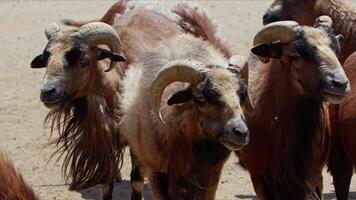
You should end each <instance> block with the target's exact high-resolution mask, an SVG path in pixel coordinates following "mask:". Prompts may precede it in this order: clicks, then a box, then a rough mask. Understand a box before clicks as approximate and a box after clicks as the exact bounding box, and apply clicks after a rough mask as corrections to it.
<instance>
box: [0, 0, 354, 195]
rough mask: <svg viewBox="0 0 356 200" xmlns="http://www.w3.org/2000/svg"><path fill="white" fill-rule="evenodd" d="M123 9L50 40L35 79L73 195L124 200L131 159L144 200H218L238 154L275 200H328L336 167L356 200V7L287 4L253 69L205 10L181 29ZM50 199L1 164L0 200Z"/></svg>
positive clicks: (179, 19) (256, 46) (338, 180)
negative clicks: (93, 193) (118, 194)
mask: <svg viewBox="0 0 356 200" xmlns="http://www.w3.org/2000/svg"><path fill="white" fill-rule="evenodd" d="M126 3H127V2H126V0H119V1H118V2H117V3H115V4H114V5H113V6H112V7H111V8H110V9H109V10H108V11H107V13H106V14H105V15H104V16H103V17H102V18H101V19H99V20H91V21H75V20H65V21H63V22H64V23H65V24H67V25H69V26H73V27H76V28H74V29H72V30H65V31H63V30H61V29H60V28H59V26H57V25H56V24H50V25H48V26H47V28H46V29H45V34H46V37H47V39H48V42H47V45H46V46H45V48H44V50H43V52H42V53H41V54H40V55H38V56H36V57H35V58H34V59H33V61H32V62H31V68H46V72H45V75H44V79H43V82H42V85H41V94H40V99H41V101H42V103H43V104H44V105H45V106H46V107H47V108H48V109H49V112H48V114H47V116H46V118H45V122H46V123H47V124H48V125H49V126H50V127H51V129H50V130H51V133H54V134H56V135H58V137H57V138H56V141H55V146H56V152H55V153H59V154H60V155H62V156H63V157H64V163H63V172H64V173H65V177H66V178H67V181H68V182H69V183H70V189H71V190H79V189H84V188H88V187H91V186H94V185H97V184H101V185H102V186H101V191H102V197H103V199H104V200H111V199H112V198H113V197H112V192H113V182H114V180H115V178H116V177H117V176H119V175H120V166H121V165H122V161H123V151H124V149H125V148H126V147H129V149H130V155H131V162H132V170H131V187H132V193H131V199H132V200H140V199H142V192H143V186H144V181H145V180H147V181H148V185H149V188H150V193H151V196H152V198H153V199H155V200H167V199H174V200H190V199H194V200H200V199H201V200H203V199H204V200H212V199H215V193H216V190H217V187H218V183H219V178H220V174H221V171H222V168H223V166H224V163H225V161H226V160H227V159H228V157H229V156H230V154H231V153H232V152H233V153H235V155H236V156H237V157H238V158H239V160H240V162H241V165H242V166H243V167H244V168H245V169H246V170H247V171H248V172H249V173H250V176H251V181H252V184H253V187H254V190H255V192H256V194H257V197H258V198H259V199H264V200H285V199H291V200H307V199H308V200H309V199H312V200H318V199H322V192H323V182H322V180H323V177H322V170H323V168H324V167H325V166H326V165H327V167H328V169H329V171H330V173H331V174H332V176H333V180H334V185H335V192H336V196H337V199H338V200H347V198H348V193H349V186H350V180H351V177H352V175H353V173H354V167H355V165H356V148H355V145H356V134H355V133H353V132H354V130H355V128H356V104H355V103H354V102H356V92H354V91H353V90H351V88H354V87H356V86H355V84H356V72H355V70H354V69H356V64H355V59H356V53H355V54H352V53H353V51H355V50H356V42H355V41H356V10H354V9H352V8H351V7H349V6H348V5H347V4H346V3H345V2H343V1H342V0H275V1H274V2H273V4H272V5H271V6H270V8H269V9H268V10H267V11H266V13H265V14H264V16H263V23H264V25H265V26H264V27H263V28H262V29H261V30H259V31H258V32H257V33H256V34H255V36H254V40H253V47H251V54H250V56H249V57H248V58H244V57H243V56H241V55H239V54H236V52H235V51H234V49H233V48H232V47H231V46H229V45H227V44H226V43H225V42H224V39H222V38H220V36H219V35H218V34H217V32H218V28H217V26H216V25H215V23H214V22H213V21H212V20H211V19H210V17H209V16H208V15H207V14H206V13H205V12H204V11H202V10H201V9H200V8H198V7H191V6H189V5H186V4H177V5H176V6H174V7H173V8H172V10H171V13H170V14H172V15H175V18H172V17H171V16H167V15H166V14H163V13H161V12H158V11H157V10H154V9H148V8H142V7H130V8H129V7H127V5H126ZM35 199H38V197H37V196H36V195H35V194H34V193H33V191H32V189H31V187H30V186H28V185H27V184H26V183H25V181H24V180H23V178H22V176H21V175H20V174H18V173H17V172H16V170H15V168H14V166H13V165H12V163H11V162H10V161H9V159H8V158H7V157H6V155H3V154H0V200H35Z"/></svg>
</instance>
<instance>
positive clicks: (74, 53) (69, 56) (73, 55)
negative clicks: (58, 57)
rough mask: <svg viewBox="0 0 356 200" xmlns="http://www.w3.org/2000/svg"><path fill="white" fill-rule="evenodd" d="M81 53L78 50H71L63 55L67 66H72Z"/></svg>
mask: <svg viewBox="0 0 356 200" xmlns="http://www.w3.org/2000/svg"><path fill="white" fill-rule="evenodd" d="M81 54H82V52H81V51H80V49H78V48H73V49H71V50H70V51H68V52H67V53H66V55H65V58H66V60H67V62H68V66H71V65H74V64H75V63H76V62H77V61H78V59H79V58H80V56H81Z"/></svg>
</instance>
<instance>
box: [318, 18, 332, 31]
mask: <svg viewBox="0 0 356 200" xmlns="http://www.w3.org/2000/svg"><path fill="white" fill-rule="evenodd" d="M332 25H333V20H332V19H331V18H330V17H329V16H326V15H322V16H320V17H318V18H317V19H316V20H315V24H314V27H315V28H319V27H321V28H326V29H330V28H331V27H332Z"/></svg>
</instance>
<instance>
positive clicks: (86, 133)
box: [31, 1, 180, 199]
mask: <svg viewBox="0 0 356 200" xmlns="http://www.w3.org/2000/svg"><path fill="white" fill-rule="evenodd" d="M125 10H126V9H125V1H119V2H118V3H116V4H115V5H114V6H113V7H112V8H111V9H109V11H108V12H107V14H106V15H105V16H104V17H103V18H102V20H101V21H102V22H93V23H89V24H86V25H84V26H82V27H80V28H79V29H78V30H69V31H61V30H60V28H59V27H58V26H57V25H55V24H51V25H50V26H48V27H47V28H46V30H45V33H46V36H47V39H48V43H47V45H46V47H45V49H44V51H43V53H42V54H41V55H39V56H37V57H35V58H34V59H33V61H32V63H31V67H32V68H46V72H45V76H44V80H43V83H42V86H41V94H40V99H41V101H42V102H43V104H44V105H45V106H46V107H48V108H49V109H50V111H49V113H48V115H47V117H46V121H47V123H49V125H50V126H51V127H52V128H51V132H52V133H55V132H58V134H59V136H58V139H56V141H55V143H56V145H57V153H59V154H60V155H62V156H64V164H63V171H64V172H65V175H66V177H67V178H68V179H70V180H71V184H70V189H81V188H87V187H90V186H93V185H96V184H107V183H110V182H112V180H113V179H114V178H115V177H116V176H117V174H118V166H120V162H121V159H122V146H123V145H124V143H125V141H123V139H122V138H120V134H119V133H118V128H117V125H118V124H117V123H118V121H119V119H117V117H118V116H116V114H115V113H116V112H117V110H116V105H117V103H118V100H119V98H120V94H119V89H120V85H121V79H122V76H123V74H124V72H125V70H126V68H127V65H128V64H129V63H131V62H132V61H133V60H135V59H136V57H138V56H139V55H140V54H141V53H142V52H144V51H145V50H146V49H150V48H154V47H155V46H156V45H157V44H158V42H159V41H161V40H163V39H165V38H169V37H172V36H174V35H177V34H179V33H180V30H179V28H178V26H177V25H176V24H175V23H174V22H173V21H171V20H169V19H168V18H167V17H165V16H163V15H161V14H159V13H157V12H155V11H152V10H147V9H134V10H130V11H127V12H124V11H125ZM116 12H118V13H120V14H122V15H121V17H120V18H118V19H117V20H116V21H115V24H112V26H110V25H108V24H106V23H114V22H113V16H115V15H114V14H113V13H116ZM103 22H105V23H103ZM102 45H106V46H108V47H109V50H108V49H104V48H103V47H102ZM121 47H122V48H121ZM107 59H109V60H110V63H109V62H108V60H107ZM126 60H127V61H126ZM124 61H126V62H124ZM103 189H104V190H103V192H104V199H111V194H112V193H111V190H112V185H111V188H110V187H109V189H110V190H109V191H106V190H107V187H104V188H103Z"/></svg>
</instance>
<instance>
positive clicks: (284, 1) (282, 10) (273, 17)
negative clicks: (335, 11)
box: [263, 0, 320, 25]
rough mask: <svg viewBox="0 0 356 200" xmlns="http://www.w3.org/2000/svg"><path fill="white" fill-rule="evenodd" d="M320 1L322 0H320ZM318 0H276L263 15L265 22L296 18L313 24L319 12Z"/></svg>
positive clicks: (301, 22) (304, 22) (295, 19)
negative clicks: (316, 10)
mask: <svg viewBox="0 0 356 200" xmlns="http://www.w3.org/2000/svg"><path fill="white" fill-rule="evenodd" d="M319 1H320V0H319ZM316 4H317V0H275V1H274V2H273V3H272V5H271V6H270V7H269V8H268V9H267V10H266V12H265V14H264V15H263V24H264V25H266V24H269V23H272V22H276V21H282V20H294V21H297V22H299V23H300V24H309V25H312V24H313V21H314V19H315V18H317V17H318V16H317V14H318V13H316V12H315V6H316Z"/></svg>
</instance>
